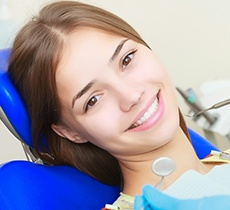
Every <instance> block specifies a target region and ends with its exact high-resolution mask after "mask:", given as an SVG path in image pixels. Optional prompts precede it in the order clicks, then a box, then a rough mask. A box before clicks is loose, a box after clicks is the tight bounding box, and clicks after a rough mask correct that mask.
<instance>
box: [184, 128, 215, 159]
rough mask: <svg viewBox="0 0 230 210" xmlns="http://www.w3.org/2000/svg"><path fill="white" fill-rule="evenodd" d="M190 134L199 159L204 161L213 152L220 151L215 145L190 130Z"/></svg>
mask: <svg viewBox="0 0 230 210" xmlns="http://www.w3.org/2000/svg"><path fill="white" fill-rule="evenodd" d="M188 132H189V136H190V138H191V142H192V145H193V147H194V149H195V151H196V154H197V156H198V158H199V159H203V158H205V157H206V156H208V155H209V154H210V151H211V150H216V151H219V149H218V148H217V147H215V146H214V145H213V144H211V143H210V142H209V141H207V140H206V139H205V138H203V137H202V136H200V135H199V134H198V133H196V132H195V131H193V130H191V129H188Z"/></svg>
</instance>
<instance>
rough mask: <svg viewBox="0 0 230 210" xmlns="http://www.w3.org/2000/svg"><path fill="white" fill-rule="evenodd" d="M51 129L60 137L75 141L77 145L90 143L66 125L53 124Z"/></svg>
mask: <svg viewBox="0 0 230 210" xmlns="http://www.w3.org/2000/svg"><path fill="white" fill-rule="evenodd" d="M51 128H52V130H53V131H54V132H55V133H57V134H58V135H59V136H61V137H63V138H66V139H69V140H70V141H73V142H75V143H86V142H88V141H87V140H86V139H84V138H82V137H81V136H80V135H79V134H78V133H76V132H75V131H73V130H71V129H69V128H67V127H66V126H64V125H56V124H52V125H51Z"/></svg>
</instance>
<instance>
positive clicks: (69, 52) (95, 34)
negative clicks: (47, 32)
mask: <svg viewBox="0 0 230 210" xmlns="http://www.w3.org/2000/svg"><path fill="white" fill-rule="evenodd" d="M121 39H122V37H121V36H118V35H116V34H113V33H110V32H107V31H103V30H99V29H95V28H88V27H82V28H79V29H78V30H76V31H74V32H72V33H71V34H70V35H69V36H68V37H67V38H66V39H65V41H64V44H63V50H62V56H61V60H60V61H59V65H58V69H57V72H56V73H57V74H58V71H61V70H62V69H66V68H67V67H68V65H71V62H74V65H75V66H76V65H77V64H79V65H80V63H81V62H79V63H77V62H76V61H77V60H78V61H85V62H86V61H87V60H91V59H97V60H99V59H109V56H111V54H112V53H113V51H114V49H115V48H116V46H117V44H118V42H119V40H121ZM85 64H86V63H85Z"/></svg>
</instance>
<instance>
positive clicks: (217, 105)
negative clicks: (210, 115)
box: [186, 99, 230, 118]
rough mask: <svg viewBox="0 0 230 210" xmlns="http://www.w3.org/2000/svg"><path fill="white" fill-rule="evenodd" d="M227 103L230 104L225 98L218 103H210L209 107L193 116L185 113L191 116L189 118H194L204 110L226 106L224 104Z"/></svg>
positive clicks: (229, 100)
mask: <svg viewBox="0 0 230 210" xmlns="http://www.w3.org/2000/svg"><path fill="white" fill-rule="evenodd" d="M228 104H230V99H226V100H224V101H221V102H219V103H216V104H214V105H212V106H211V107H209V108H207V109H204V110H202V111H200V112H198V113H196V114H194V115H193V116H191V115H186V116H189V117H191V118H195V117H197V116H199V115H200V114H202V113H204V112H207V111H209V110H211V109H218V108H220V107H223V106H226V105H228Z"/></svg>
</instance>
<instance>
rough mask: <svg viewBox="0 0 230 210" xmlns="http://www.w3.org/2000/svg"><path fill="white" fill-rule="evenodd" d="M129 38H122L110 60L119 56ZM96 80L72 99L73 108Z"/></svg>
mask: <svg viewBox="0 0 230 210" xmlns="http://www.w3.org/2000/svg"><path fill="white" fill-rule="evenodd" d="M128 40H129V39H124V40H122V41H121V42H120V43H119V45H118V46H117V47H116V49H115V51H114V53H113V55H112V57H111V58H110V62H112V61H113V60H114V59H116V57H117V56H118V54H119V53H120V51H121V49H122V47H123V45H124V44H125V42H127V41H128ZM95 82H96V81H95V80H92V81H91V82H90V83H88V84H87V85H86V86H85V87H84V88H83V89H82V90H80V91H79V92H78V93H77V95H75V96H74V97H73V99H72V108H73V107H74V104H75V101H76V100H77V99H79V98H80V97H81V96H82V95H84V94H85V93H86V92H87V91H88V90H89V89H90V88H91V87H92V86H93V85H94V83H95Z"/></svg>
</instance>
